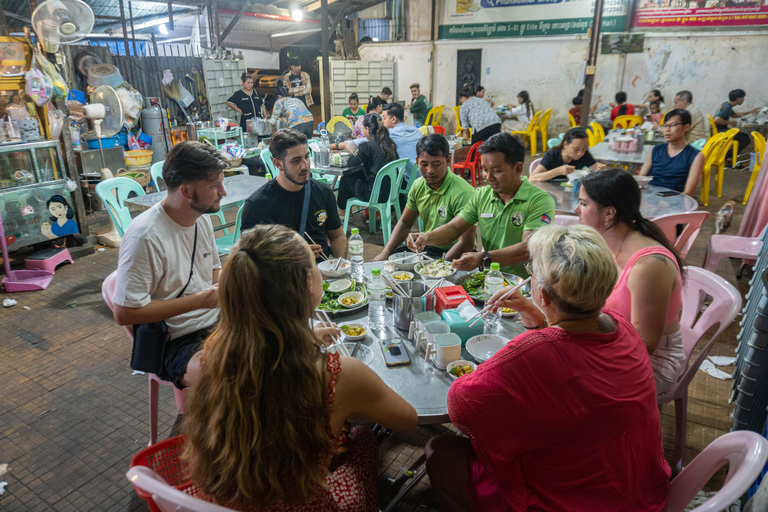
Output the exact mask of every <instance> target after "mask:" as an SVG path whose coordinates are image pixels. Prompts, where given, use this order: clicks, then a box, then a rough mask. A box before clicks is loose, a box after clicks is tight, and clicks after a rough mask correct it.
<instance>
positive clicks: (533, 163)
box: [528, 158, 541, 176]
mask: <svg viewBox="0 0 768 512" xmlns="http://www.w3.org/2000/svg"><path fill="white" fill-rule="evenodd" d="M539 162H541V158H537V159H536V160H534V161H533V162H531V166H530V167H529V168H528V176H530V175H531V174H533V171H534V169H536V166H537V165H539Z"/></svg>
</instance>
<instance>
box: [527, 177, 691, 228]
mask: <svg viewBox="0 0 768 512" xmlns="http://www.w3.org/2000/svg"><path fill="white" fill-rule="evenodd" d="M531 184H532V185H534V186H536V187H539V188H540V189H542V190H544V191H545V192H547V193H549V195H551V196H552V197H553V198H554V199H555V212H556V213H561V214H562V213H565V214H571V215H573V214H574V210H575V209H576V206H578V204H579V198H578V197H577V196H574V195H573V188H572V187H565V186H563V185H561V184H560V182H556V181H538V182H533V183H531ZM670 190H671V189H668V188H664V187H656V186H652V185H648V186H647V187H646V188H644V189H642V190H641V192H642V194H643V196H642V203H641V204H640V213H642V214H643V217H646V218H648V219H651V218H653V217H658V216H659V215H666V214H671V213H685V212H692V211H695V210H696V209H697V208H698V207H699V203H698V201H696V200H695V199H694V198H692V197H691V196H687V195H685V194H678V195H674V196H667V197H661V196H659V195H657V193H658V192H665V191H670Z"/></svg>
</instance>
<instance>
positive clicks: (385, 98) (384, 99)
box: [368, 87, 392, 107]
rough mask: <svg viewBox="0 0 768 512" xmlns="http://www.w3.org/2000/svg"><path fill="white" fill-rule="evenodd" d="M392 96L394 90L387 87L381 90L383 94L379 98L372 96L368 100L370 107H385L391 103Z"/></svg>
mask: <svg viewBox="0 0 768 512" xmlns="http://www.w3.org/2000/svg"><path fill="white" fill-rule="evenodd" d="M390 96H392V89H390V88H389V87H385V88H383V89H382V90H381V93H380V94H379V95H378V96H371V97H370V98H369V99H368V105H369V106H370V105H373V106H374V107H378V106H379V105H381V106H384V105H386V104H387V103H389V98H390Z"/></svg>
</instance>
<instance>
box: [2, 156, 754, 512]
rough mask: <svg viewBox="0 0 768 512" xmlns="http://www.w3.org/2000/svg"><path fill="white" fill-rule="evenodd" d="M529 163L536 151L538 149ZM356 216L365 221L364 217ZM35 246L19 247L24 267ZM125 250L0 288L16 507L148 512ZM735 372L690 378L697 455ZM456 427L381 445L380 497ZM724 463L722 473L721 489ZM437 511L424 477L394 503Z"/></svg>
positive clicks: (725, 265) (11, 507)
mask: <svg viewBox="0 0 768 512" xmlns="http://www.w3.org/2000/svg"><path fill="white" fill-rule="evenodd" d="M527 160H528V161H527V162H526V165H528V164H529V163H530V161H531V160H532V157H530V156H529V157H528V159H527ZM748 178H749V172H747V171H746V170H732V169H729V170H727V171H726V177H725V187H724V193H723V197H722V198H717V197H712V198H711V200H710V205H709V206H708V207H706V208H704V207H701V209H706V210H707V211H709V212H711V213H712V214H713V217H712V218H710V219H709V221H708V222H707V223H706V224H705V225H704V227H703V228H702V230H701V233H700V235H699V237H698V239H697V241H696V243H695V244H694V247H693V249H692V250H691V252H690V253H689V255H688V262H689V264H690V265H700V264H701V262H702V260H703V257H704V251H705V249H706V244H707V241H708V240H709V237H710V235H711V234H712V232H713V230H714V214H715V213H716V212H717V210H718V209H719V208H720V206H721V205H722V204H723V203H724V202H725V201H727V200H729V199H733V200H735V201H736V202H737V205H738V206H737V209H736V214H735V215H734V219H733V226H732V227H731V228H730V230H729V231H728V233H731V234H735V233H737V232H738V226H739V222H740V219H741V215H742V213H743V211H744V207H743V206H741V199H742V197H743V194H744V191H745V189H746V185H747V180H748ZM352 224H353V225H355V226H357V227H360V228H364V227H365V226H364V221H363V218H362V215H355V216H353V218H352ZM91 225H92V229H94V230H95V231H105V217H104V214H103V212H102V213H99V214H95V215H93V216H92V222H91ZM360 232H361V234H363V237H364V239H365V242H366V251H365V256H366V260H369V259H370V258H372V257H373V256H374V255H375V254H377V253H378V252H379V250H380V249H381V245H382V238H381V234H380V233H377V234H374V235H369V234H368V230H367V229H360ZM24 256H25V254H16V255H14V258H13V259H14V265H15V266H16V268H19V267H18V265H19V264H21V265H22V266H23V263H22V261H23V257H24ZM116 264H117V251H116V250H114V249H106V250H105V251H103V252H97V253H95V254H93V255H90V256H87V257H84V258H82V259H80V260H78V261H76V262H75V264H74V265H65V266H63V267H61V268H59V270H57V272H56V276H55V278H54V279H53V282H52V283H51V285H50V286H49V287H48V289H46V290H44V291H39V292H30V293H23V294H7V293H4V292H0V300H2V299H5V298H13V299H16V300H18V301H19V303H18V304H17V305H16V306H14V307H11V308H2V309H0V326H2V327H3V336H2V339H1V341H0V362H2V366H1V367H0V368H2V370H0V376H1V377H2V384H1V385H2V388H3V391H2V392H1V393H0V464H3V463H8V464H9V471H10V473H9V474H7V475H5V476H3V477H1V478H0V480H6V481H8V486H7V488H6V492H5V494H4V495H2V496H0V509H2V510H7V511H28V510H29V511H44V510H45V511H47V510H53V511H71V510H110V511H127V510H131V511H144V510H147V507H146V505H145V503H144V502H143V501H142V500H141V499H140V498H138V497H137V496H136V494H135V492H134V490H133V488H132V486H131V485H130V484H129V483H128V481H127V480H126V478H125V472H126V471H127V470H128V466H129V461H130V458H131V457H132V456H133V455H134V454H135V453H136V452H138V451H139V450H141V449H142V448H143V447H144V446H146V443H147V440H148V418H147V383H146V377H142V376H132V375H131V370H130V369H129V367H128V362H129V359H130V350H131V346H130V343H129V342H128V339H127V338H126V336H125V333H124V331H123V330H122V328H120V327H118V326H116V325H115V324H114V322H113V321H112V316H111V314H110V312H109V310H108V309H107V308H106V306H105V305H104V303H103V301H102V298H101V283H102V281H103V280H104V278H105V277H106V276H107V275H108V274H109V273H110V272H112V271H113V270H114V269H115V268H116ZM738 267H739V262H737V261H729V260H726V261H724V262H722V263H721V264H720V267H719V268H718V274H720V275H721V276H723V277H724V278H725V279H727V280H728V281H730V282H732V283H733V284H734V285H735V286H736V287H737V288H738V289H739V290H740V291H741V292H742V294H743V293H746V291H747V289H748V276H745V278H744V279H743V280H741V281H739V280H736V279H735V275H736V271H737V269H738ZM737 332H738V327H737V326H736V325H732V326H731V327H730V328H729V329H728V330H727V331H726V332H725V334H724V335H723V336H722V337H721V338H720V340H719V341H718V342H717V343H716V344H715V346H714V348H713V349H712V351H711V354H712V355H734V353H733V351H734V348H735V346H736V333H737ZM730 386H731V383H730V381H720V380H717V379H715V378H713V377H709V376H707V375H705V374H703V373H702V372H699V373H698V375H697V376H696V378H695V379H694V381H693V382H692V383H691V386H690V391H689V397H690V398H689V407H688V435H687V440H686V451H687V458H686V460H687V461H690V460H691V459H692V458H693V457H694V456H695V455H696V454H698V453H699V452H700V451H701V450H702V448H703V447H705V446H706V445H707V444H709V443H710V442H712V440H714V439H715V438H717V437H718V436H720V435H722V434H724V433H725V432H727V431H728V430H729V429H730V426H731V420H730V417H729V414H730V412H731V406H730V405H729V404H728V396H729V395H730ZM672 415H673V408H672V407H671V406H665V407H664V409H663V411H662V426H663V430H664V446H665V450H666V451H667V452H670V451H671V443H672V440H673V435H674V417H673V416H672ZM175 417H176V409H175V404H174V401H173V396H172V392H171V390H170V389H168V388H163V389H162V390H161V392H160V421H159V431H160V438H163V437H165V436H167V435H168V433H169V431H170V428H171V425H172V424H173V421H174V419H175ZM448 428H450V427H449V426H434V427H420V428H418V429H417V430H416V431H414V432H409V433H405V434H396V435H394V436H392V437H391V438H390V439H388V440H387V441H385V442H384V443H383V445H382V447H381V453H380V455H381V458H380V478H379V481H378V490H379V500H380V503H381V504H382V506H384V505H385V504H386V503H388V501H389V500H390V499H391V498H392V497H393V496H394V495H395V494H396V493H397V492H398V491H399V490H400V489H401V488H402V486H403V485H405V484H406V483H407V482H408V481H409V479H410V476H409V474H407V472H410V471H414V472H416V471H417V470H418V469H419V468H420V467H422V466H423V462H424V456H423V448H424V444H425V443H426V441H427V439H429V438H430V437H431V436H433V435H435V434H438V433H442V432H445V431H446V430H447V429H448ZM724 474H725V473H724V471H721V472H719V473H718V474H717V475H715V477H714V478H713V480H712V482H711V484H710V487H712V488H718V486H719V485H720V483H722V481H723V478H724ZM395 510H399V511H411V510H419V511H421V510H439V506H438V504H437V502H436V501H435V499H434V497H433V495H432V493H431V491H430V488H429V480H428V479H427V478H425V479H424V480H423V481H422V482H421V483H420V484H419V485H417V486H416V488H415V489H414V490H413V491H412V492H411V493H410V494H409V495H408V496H406V498H405V499H404V500H403V501H402V502H401V504H400V505H399V506H398V507H397V508H396V509H395Z"/></svg>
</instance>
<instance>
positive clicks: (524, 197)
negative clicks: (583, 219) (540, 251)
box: [408, 133, 555, 277]
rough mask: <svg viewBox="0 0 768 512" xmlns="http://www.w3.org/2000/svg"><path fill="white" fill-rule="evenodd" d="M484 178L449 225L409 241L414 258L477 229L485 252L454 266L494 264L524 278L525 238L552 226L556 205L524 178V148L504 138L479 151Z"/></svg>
mask: <svg viewBox="0 0 768 512" xmlns="http://www.w3.org/2000/svg"><path fill="white" fill-rule="evenodd" d="M479 153H480V163H481V165H482V169H483V178H485V180H486V181H487V182H488V185H486V186H485V187H482V188H479V189H477V190H476V191H475V194H474V195H473V196H472V198H471V199H470V200H469V201H468V202H467V204H466V205H465V206H464V208H463V209H462V210H461V212H460V213H459V214H458V215H457V216H456V217H454V218H453V220H451V221H450V222H449V223H447V224H445V225H443V226H441V227H439V228H437V229H435V230H434V231H429V232H427V233H422V234H420V235H418V236H417V237H413V238H415V243H414V241H412V240H411V238H409V239H408V247H409V248H411V249H412V250H415V251H417V252H420V251H423V250H424V248H425V247H427V246H428V245H432V246H442V245H445V244H448V243H451V242H452V241H454V240H456V239H458V238H459V237H460V236H461V235H462V234H464V232H466V231H467V230H468V229H470V228H471V227H472V226H474V225H477V226H478V227H479V228H480V236H481V237H482V240H483V248H484V249H485V251H484V252H467V253H464V255H463V256H462V257H461V258H459V259H456V260H453V266H454V267H455V268H457V269H459V270H474V269H476V268H478V267H480V266H482V267H483V268H486V269H487V268H490V267H491V263H492V262H498V263H499V264H500V265H501V270H502V271H503V272H510V273H512V274H515V275H517V276H521V277H527V276H528V272H527V271H526V270H525V266H524V263H525V262H526V261H528V246H527V240H528V237H529V236H530V235H531V233H533V231H534V230H535V229H536V228H539V227H541V226H544V225H546V224H549V223H551V222H552V219H554V217H555V200H554V199H552V196H550V195H549V194H547V193H546V192H544V191H543V190H541V189H539V188H537V187H535V186H533V185H531V184H530V183H529V182H528V178H525V177H522V172H523V161H524V160H525V145H524V144H523V143H522V142H521V141H520V139H518V138H517V137H513V136H512V135H510V134H508V133H497V134H496V135H494V136H492V137H491V138H490V139H488V140H487V141H485V143H483V145H482V146H480V150H479Z"/></svg>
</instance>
